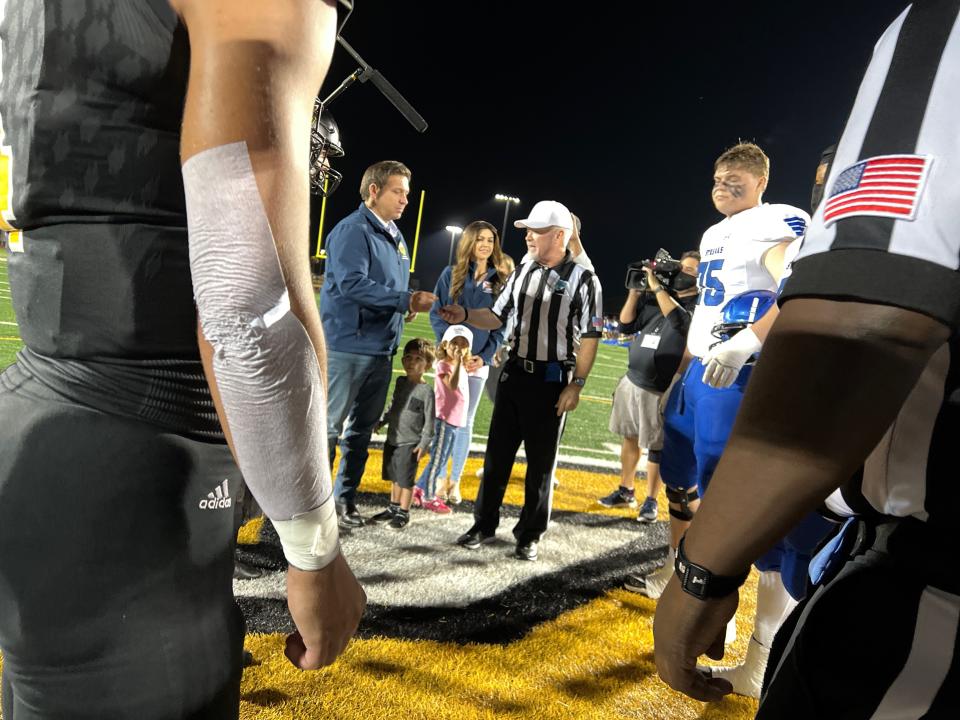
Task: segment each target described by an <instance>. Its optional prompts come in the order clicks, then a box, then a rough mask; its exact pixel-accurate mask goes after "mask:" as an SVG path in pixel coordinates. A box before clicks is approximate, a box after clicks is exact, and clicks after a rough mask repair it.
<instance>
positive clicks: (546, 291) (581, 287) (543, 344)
mask: <svg viewBox="0 0 960 720" xmlns="http://www.w3.org/2000/svg"><path fill="white" fill-rule="evenodd" d="M493 313H494V314H495V315H496V316H497V317H498V318H499V319H500V322H502V323H504V324H506V322H507V320H508V318H509V317H510V315H511V313H514V314H515V317H514V319H515V323H514V326H513V331H512V333H511V335H510V338H509V341H508V342H509V344H510V347H511V354H512V355H513V356H515V357H518V358H522V359H524V360H540V361H559V362H565V361H572V360H574V359H575V358H576V355H577V348H578V347H579V346H580V339H581V338H599V337H600V336H601V330H602V328H603V299H602V290H601V288H600V280H599V278H597V276H596V275H595V274H594V273H592V272H591V271H590V270H588V269H586V268H585V267H583V266H581V265H578V264H576V263H575V262H574V261H573V260H572V259H571V257H570V252H569V251H568V252H567V253H566V255H565V256H564V258H563V260H562V261H561V262H560V264H559V265H556V266H554V267H552V268H547V267H544V266H543V265H540V264H539V263H536V262H532V261H531V262H527V263H524V264H523V265H521V266H520V267H518V268H517V269H516V270H514V272H513V274H511V275H510V277H509V278H507V284H506V285H505V286H504V288H503V292H502V293H500V297H499V298H497V302H496V304H495V305H494V306H493Z"/></svg>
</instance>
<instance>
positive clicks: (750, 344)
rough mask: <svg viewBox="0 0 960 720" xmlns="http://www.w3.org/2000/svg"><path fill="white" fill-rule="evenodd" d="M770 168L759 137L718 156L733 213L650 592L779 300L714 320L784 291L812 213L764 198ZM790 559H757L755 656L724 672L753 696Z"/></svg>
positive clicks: (787, 606)
mask: <svg viewBox="0 0 960 720" xmlns="http://www.w3.org/2000/svg"><path fill="white" fill-rule="evenodd" d="M769 171H770V161H769V159H768V158H767V156H766V154H764V152H763V151H762V150H761V149H760V148H759V147H757V146H756V145H754V144H752V143H740V144H738V145H735V146H734V147H732V148H730V149H728V150H727V151H725V152H724V153H723V154H722V155H720V157H719V158H717V161H716V163H715V164H714V176H713V189H712V193H711V195H712V199H713V204H714V207H715V208H716V209H717V211H718V212H719V213H721V214H722V215H723V216H724V219H723V220H721V221H720V222H718V223H717V224H716V225H713V226H712V227H710V228H708V229H707V231H706V232H705V233H704V234H703V239H702V241H701V243H700V268H699V279H698V286H699V288H700V297H699V300H698V302H697V307H696V309H695V311H694V314H693V320H692V321H691V325H690V332H689V335H688V336H687V350H688V352H689V353H690V355H692V356H693V359H692V361H691V362H690V364H689V365H688V366H687V368H686V370H685V372H684V374H683V377H682V378H681V380H680V381H679V382H677V383H676V384H675V386H674V388H673V390H672V392H671V393H670V396H669V398H668V399H667V402H666V406H665V409H664V415H665V425H664V446H663V456H662V464H661V466H660V471H661V475H662V477H663V481H664V485H665V491H666V495H667V499H668V501H669V503H670V516H671V520H670V524H671V542H670V549H669V551H668V555H667V562H666V564H665V565H664V566H663V567H662V568H661V569H660V570H657V571H656V572H654V573H651V574H650V575H648V576H647V577H646V579H645V587H643V588H641V591H643V592H644V594H646V595H647V596H648V597H652V598H658V597H660V594H661V593H662V592H663V589H664V587H665V586H666V584H667V582H668V581H669V579H670V577H671V576H672V575H673V567H674V558H675V553H676V547H677V545H678V543H679V541H680V538H681V537H682V535H683V533H684V531H685V530H686V528H687V527H688V525H689V523H690V521H691V520H692V519H693V515H694V513H695V512H696V509H697V507H698V505H699V498H700V497H701V496H702V495H703V494H704V492H706V490H707V486H708V484H709V482H710V476H711V475H712V474H713V470H714V468H715V467H716V465H717V462H718V461H719V459H720V455H721V454H722V452H723V448H724V445H725V444H726V441H727V437H728V436H729V434H730V431H731V429H732V428H733V421H734V418H735V417H736V414H737V409H738V408H739V406H740V400H741V398H742V397H743V391H744V388H745V387H746V384H747V381H748V380H749V378H750V373H751V371H752V367H753V366H752V362H751V361H752V360H753V358H754V357H755V356H756V355H757V353H759V352H760V349H761V347H762V345H763V340H764V338H765V337H766V335H767V332H768V331H769V329H770V327H771V326H772V325H773V323H774V321H775V320H776V317H777V309H776V306H775V305H774V306H773V307H771V308H770V310H769V311H768V312H767V313H766V314H765V315H763V317H762V318H760V319H759V320H757V321H756V322H754V323H753V324H751V325H750V327H747V328H745V329H743V330H741V331H740V332H738V333H736V334H735V335H733V336H732V337H730V338H729V339H727V340H723V341H718V339H717V338H716V337H715V336H714V334H713V330H714V328H715V327H716V326H719V325H722V322H723V311H724V308H725V307H726V305H727V303H728V302H730V301H731V299H732V298H735V297H737V296H739V295H741V294H742V293H745V292H749V291H756V290H765V291H771V292H776V290H777V289H778V286H779V284H780V277H781V275H782V274H783V268H784V253H785V251H786V250H787V248H788V247H789V246H790V245H791V243H793V242H794V241H795V240H796V239H797V238H799V237H801V236H802V235H803V233H804V231H805V230H806V227H807V224H808V223H809V221H810V217H809V215H808V214H807V213H806V212H805V211H804V210H801V209H800V208H797V207H793V206H791V205H779V204H767V203H764V202H763V199H762V198H763V193H764V191H765V190H766V188H767V184H768V181H769ZM782 559H783V553H782V551H781V550H777V551H772V552H771V553H770V555H769V556H765V557H764V558H762V559H761V560H760V561H759V562H758V563H757V568H758V569H759V570H760V572H761V575H760V583H759V589H758V596H757V615H756V619H755V630H754V634H753V637H752V638H751V642H750V645H749V647H748V652H747V661H746V663H745V665H744V666H740V667H738V668H730V669H726V670H718V671H716V672H715V675H717V676H719V677H725V678H727V679H728V680H730V681H731V682H732V683H733V686H734V691H735V692H738V693H741V694H744V695H749V696H752V697H758V696H759V694H760V686H761V684H762V680H763V671H764V668H765V667H766V658H767V655H768V654H769V648H770V645H771V644H772V642H773V636H774V634H775V633H776V629H777V627H779V625H780V623H781V622H782V621H783V618H785V617H786V615H787V614H788V613H789V612H790V610H791V609H792V608H793V607H794V605H795V601H794V600H793V599H792V598H791V597H790V595H789V594H788V593H787V591H786V588H785V587H784V585H783V582H782V581H781V578H780V573H779V570H780V566H781V563H782Z"/></svg>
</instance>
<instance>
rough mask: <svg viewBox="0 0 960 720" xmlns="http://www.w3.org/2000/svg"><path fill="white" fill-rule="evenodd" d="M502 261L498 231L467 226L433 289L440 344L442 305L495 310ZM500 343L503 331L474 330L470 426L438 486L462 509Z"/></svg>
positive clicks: (456, 442) (469, 368)
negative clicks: (465, 477)
mask: <svg viewBox="0 0 960 720" xmlns="http://www.w3.org/2000/svg"><path fill="white" fill-rule="evenodd" d="M502 262H503V252H502V250H501V249H500V235H499V234H498V233H497V229H496V228H495V227H494V226H493V225H491V224H490V223H488V222H484V221H483V220H477V221H476V222H472V223H470V224H469V225H467V227H466V228H465V229H464V231H463V235H462V236H461V237H460V244H459V246H458V247H457V262H456V263H455V264H454V265H450V266H448V267H446V268H445V269H444V271H443V272H442V273H441V274H440V279H439V280H437V287H436V289H435V290H434V294H435V295H436V296H437V301H436V302H435V303H434V304H433V307H432V308H431V309H430V324H431V325H432V326H433V332H434V333H435V334H436V336H437V341H439V340H440V338H441V337H443V333H444V331H445V330H446V329H447V327H448V326H449V323H447V322H445V321H444V320H443V318H441V317H440V314H439V312H438V311H439V310H440V308H441V307H443V306H444V305H452V304H454V303H456V304H458V305H462V306H463V307H465V308H468V309H470V308H491V307H493V303H494V301H495V300H496V298H497V295H499V294H500V290H501V289H502V288H503V285H504V282H505V281H506V278H505V277H504V276H503V275H501V274H500V273H499V272H498V271H497V268H498V267H500V266H501V264H502ZM502 342H503V330H502V329H498V330H492V331H486V330H478V329H473V344H472V345H471V347H470V350H471V353H472V355H471V356H470V359H469V360H468V361H467V362H465V363H464V367H465V368H466V370H467V371H468V373H469V381H470V405H469V407H468V413H467V424H466V426H465V427H463V428H460V429H459V430H458V431H457V434H456V436H455V439H454V444H453V454H452V458H453V466H452V468H451V471H450V480H449V482H446V481H444V482H442V483H441V484H440V492H439V493H438V494H439V495H440V497H441V498H442V497H443V496H444V495H446V498H447V500H449V501H450V502H451V503H453V504H458V503H459V502H460V500H461V497H460V476H461V475H462V474H463V466H464V464H465V463H466V461H467V454H468V453H469V452H470V438H471V437H472V435H473V419H474V417H475V416H476V414H477V405H479V404H480V396H481V395H483V386H484V384H485V383H486V382H487V375H488V374H489V372H490V364H491V363H492V362H493V354H494V353H495V352H496V351H497V348H499V347H500V344H501V343H502ZM444 474H446V473H444Z"/></svg>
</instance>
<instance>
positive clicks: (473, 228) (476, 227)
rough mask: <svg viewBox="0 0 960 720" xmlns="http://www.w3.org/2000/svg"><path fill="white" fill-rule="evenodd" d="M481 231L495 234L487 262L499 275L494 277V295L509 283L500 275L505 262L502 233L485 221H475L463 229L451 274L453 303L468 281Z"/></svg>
mask: <svg viewBox="0 0 960 720" xmlns="http://www.w3.org/2000/svg"><path fill="white" fill-rule="evenodd" d="M481 230H489V231H490V232H492V233H493V252H492V253H491V254H490V259H489V260H488V261H487V262H488V263H489V264H490V266H491V267H493V268H496V269H497V274H496V275H494V277H493V294H494V295H499V294H500V291H501V290H502V289H503V285H504V283H505V282H506V281H507V278H506V277H504V276H503V275H501V274H500V265H501V263H502V262H503V250H501V249H500V233H498V232H497V229H496V228H495V227H494V226H493V225H491V224H490V223H488V222H486V221H484V220H475V221H474V222H472V223H470V224H469V225H467V227H465V228H464V229H463V235H461V236H460V244H459V245H457V261H456V263H454V265H453V270H452V271H451V273H450V274H451V277H450V302H452V303H455V302H456V301H457V298H459V297H460V294H461V293H462V292H463V286H464V284H465V283H466V281H467V273H468V272H470V263H471V262H473V246H474V245H475V244H476V243H477V236H478V235H479V234H480V231H481Z"/></svg>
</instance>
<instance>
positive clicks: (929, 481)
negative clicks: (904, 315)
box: [781, 0, 960, 547]
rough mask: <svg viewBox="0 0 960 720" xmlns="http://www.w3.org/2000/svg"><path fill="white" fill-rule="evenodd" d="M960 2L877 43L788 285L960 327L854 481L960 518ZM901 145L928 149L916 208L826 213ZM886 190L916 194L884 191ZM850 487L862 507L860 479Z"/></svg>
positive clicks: (896, 505)
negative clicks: (861, 170)
mask: <svg viewBox="0 0 960 720" xmlns="http://www.w3.org/2000/svg"><path fill="white" fill-rule="evenodd" d="M958 8H960V0H950V1H943V0H938V1H933V2H917V3H914V4H913V5H912V6H911V7H910V8H909V9H908V10H907V11H905V12H904V13H903V14H902V15H901V16H900V17H898V18H897V20H896V21H895V22H894V23H893V24H892V25H891V26H890V28H888V30H887V31H886V33H885V34H884V35H883V37H882V38H881V39H880V42H879V43H877V46H876V49H875V51H874V56H873V60H872V62H871V64H870V67H869V69H868V70H867V74H866V75H865V77H864V79H863V82H862V84H861V86H860V92H859V94H858V96H857V101H856V104H855V105H854V108H853V111H852V113H851V116H850V118H849V120H848V122H847V126H846V129H845V130H844V133H843V137H842V139H841V141H840V144H839V146H838V148H837V154H836V157H835V159H834V163H833V166H832V168H831V171H830V177H829V178H828V179H827V184H826V191H825V194H824V199H823V202H821V204H820V206H819V208H818V209H817V212H816V214H815V215H814V217H813V220H812V223H811V226H810V230H809V231H808V233H807V235H806V237H805V238H804V240H803V246H802V248H801V250H800V253H799V254H798V256H797V260H796V261H795V262H794V263H793V266H792V273H791V276H790V278H789V280H788V281H787V282H786V284H785V286H784V291H783V293H782V295H781V297H782V299H783V301H786V300H787V299H789V298H790V297H801V296H802V297H834V298H846V299H855V300H859V301H863V302H868V303H878V304H884V305H895V306H898V307H903V308H907V309H909V310H915V311H918V312H921V313H924V314H926V315H929V316H931V317H933V318H936V319H937V320H940V321H941V322H943V323H944V324H945V325H947V326H949V327H951V328H952V329H953V330H954V336H953V338H951V340H950V341H949V342H948V343H946V344H945V345H944V346H943V347H942V348H940V350H939V351H938V352H937V353H936V354H935V355H934V356H933V358H932V359H931V361H930V363H929V365H928V366H927V368H926V370H925V371H924V373H923V375H922V376H921V378H920V380H919V381H918V383H917V385H916V386H915V387H914V389H913V392H912V393H911V395H910V396H909V397H908V399H907V401H906V402H905V403H904V406H903V408H902V409H901V411H900V414H899V416H898V417H897V419H896V421H895V423H894V424H893V426H892V427H891V429H890V431H889V432H888V433H887V435H886V436H885V437H884V439H883V441H882V442H881V443H880V445H879V446H878V448H877V449H876V450H875V451H874V453H873V454H872V455H871V456H870V457H869V458H868V459H867V461H866V463H865V465H864V469H863V477H862V479H859V478H858V481H857V487H856V489H855V493H856V494H858V495H862V500H864V501H865V502H866V503H868V505H869V507H872V508H873V509H874V510H876V511H877V512H880V513H883V514H885V515H893V516H897V517H906V516H913V517H915V518H917V519H919V520H922V521H924V522H932V523H935V524H937V525H940V524H943V525H944V527H945V528H946V527H948V526H949V524H951V523H953V522H954V519H953V518H954V516H955V514H956V508H957V507H958V503H960V482H958V480H957V479H956V477H955V475H956V472H955V471H954V470H951V469H950V467H951V466H952V465H953V464H954V463H955V460H956V452H955V445H956V443H957V441H958V440H960V392H958V391H960V344H958V342H960V341H958V338H957V335H956V331H957V329H958V327H960V274H958V272H957V271H958V268H960V145H958V143H957V128H958V127H960V82H958V80H960V43H958V36H960V27H958V26H957V14H958ZM951 34H952V36H953V39H952V42H948V41H950V39H951ZM890 156H905V157H907V156H917V157H918V158H927V163H926V164H927V167H926V169H925V176H924V177H921V178H919V179H918V178H916V177H913V175H917V173H911V172H910V171H900V172H899V174H897V175H895V176H894V177H895V182H897V183H898V184H897V187H903V188H905V189H906V190H905V191H906V192H908V193H910V192H913V188H914V186H919V191H918V192H917V195H916V200H915V212H914V215H913V218H912V219H910V220H907V219H896V218H895V217H893V216H891V215H890V214H879V213H882V212H885V210H884V209H883V208H882V207H880V208H875V209H873V210H871V209H870V207H869V206H868V207H866V208H864V209H865V212H862V213H857V214H851V215H845V216H844V217H843V218H842V219H840V220H838V221H835V222H830V220H829V218H827V220H826V221H825V210H827V209H828V208H829V202H830V199H831V196H833V197H837V196H838V195H839V192H841V191H843V189H844V188H846V187H848V186H849V181H848V180H847V179H848V178H849V177H850V173H849V172H848V173H847V174H846V175H845V176H844V177H843V178H841V177H840V176H842V175H843V174H844V173H845V172H847V171H849V170H851V168H857V166H858V165H859V164H861V163H863V162H865V161H869V160H870V159H872V158H886V157H890ZM854 172H856V170H854ZM881 177H882V176H881ZM838 178H840V181H839V182H838ZM845 180H846V181H847V185H844V184H843V183H844V182H845ZM884 197H891V198H894V199H898V198H901V197H907V198H910V197H911V195H909V194H908V195H902V194H899V193H898V194H889V193H883V194H881V195H880V196H879V198H880V199H881V200H882V199H883V198H884ZM903 204H904V205H906V201H903ZM878 390H880V389H879V388H878ZM845 495H846V496H847V498H848V500H850V503H849V504H850V505H852V506H854V508H855V509H856V506H857V505H858V502H857V498H854V497H853V496H852V495H853V494H852V493H851V492H850V488H847V489H846V492H845ZM861 507H862V506H861ZM838 509H842V508H838ZM958 547H960V542H958Z"/></svg>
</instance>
